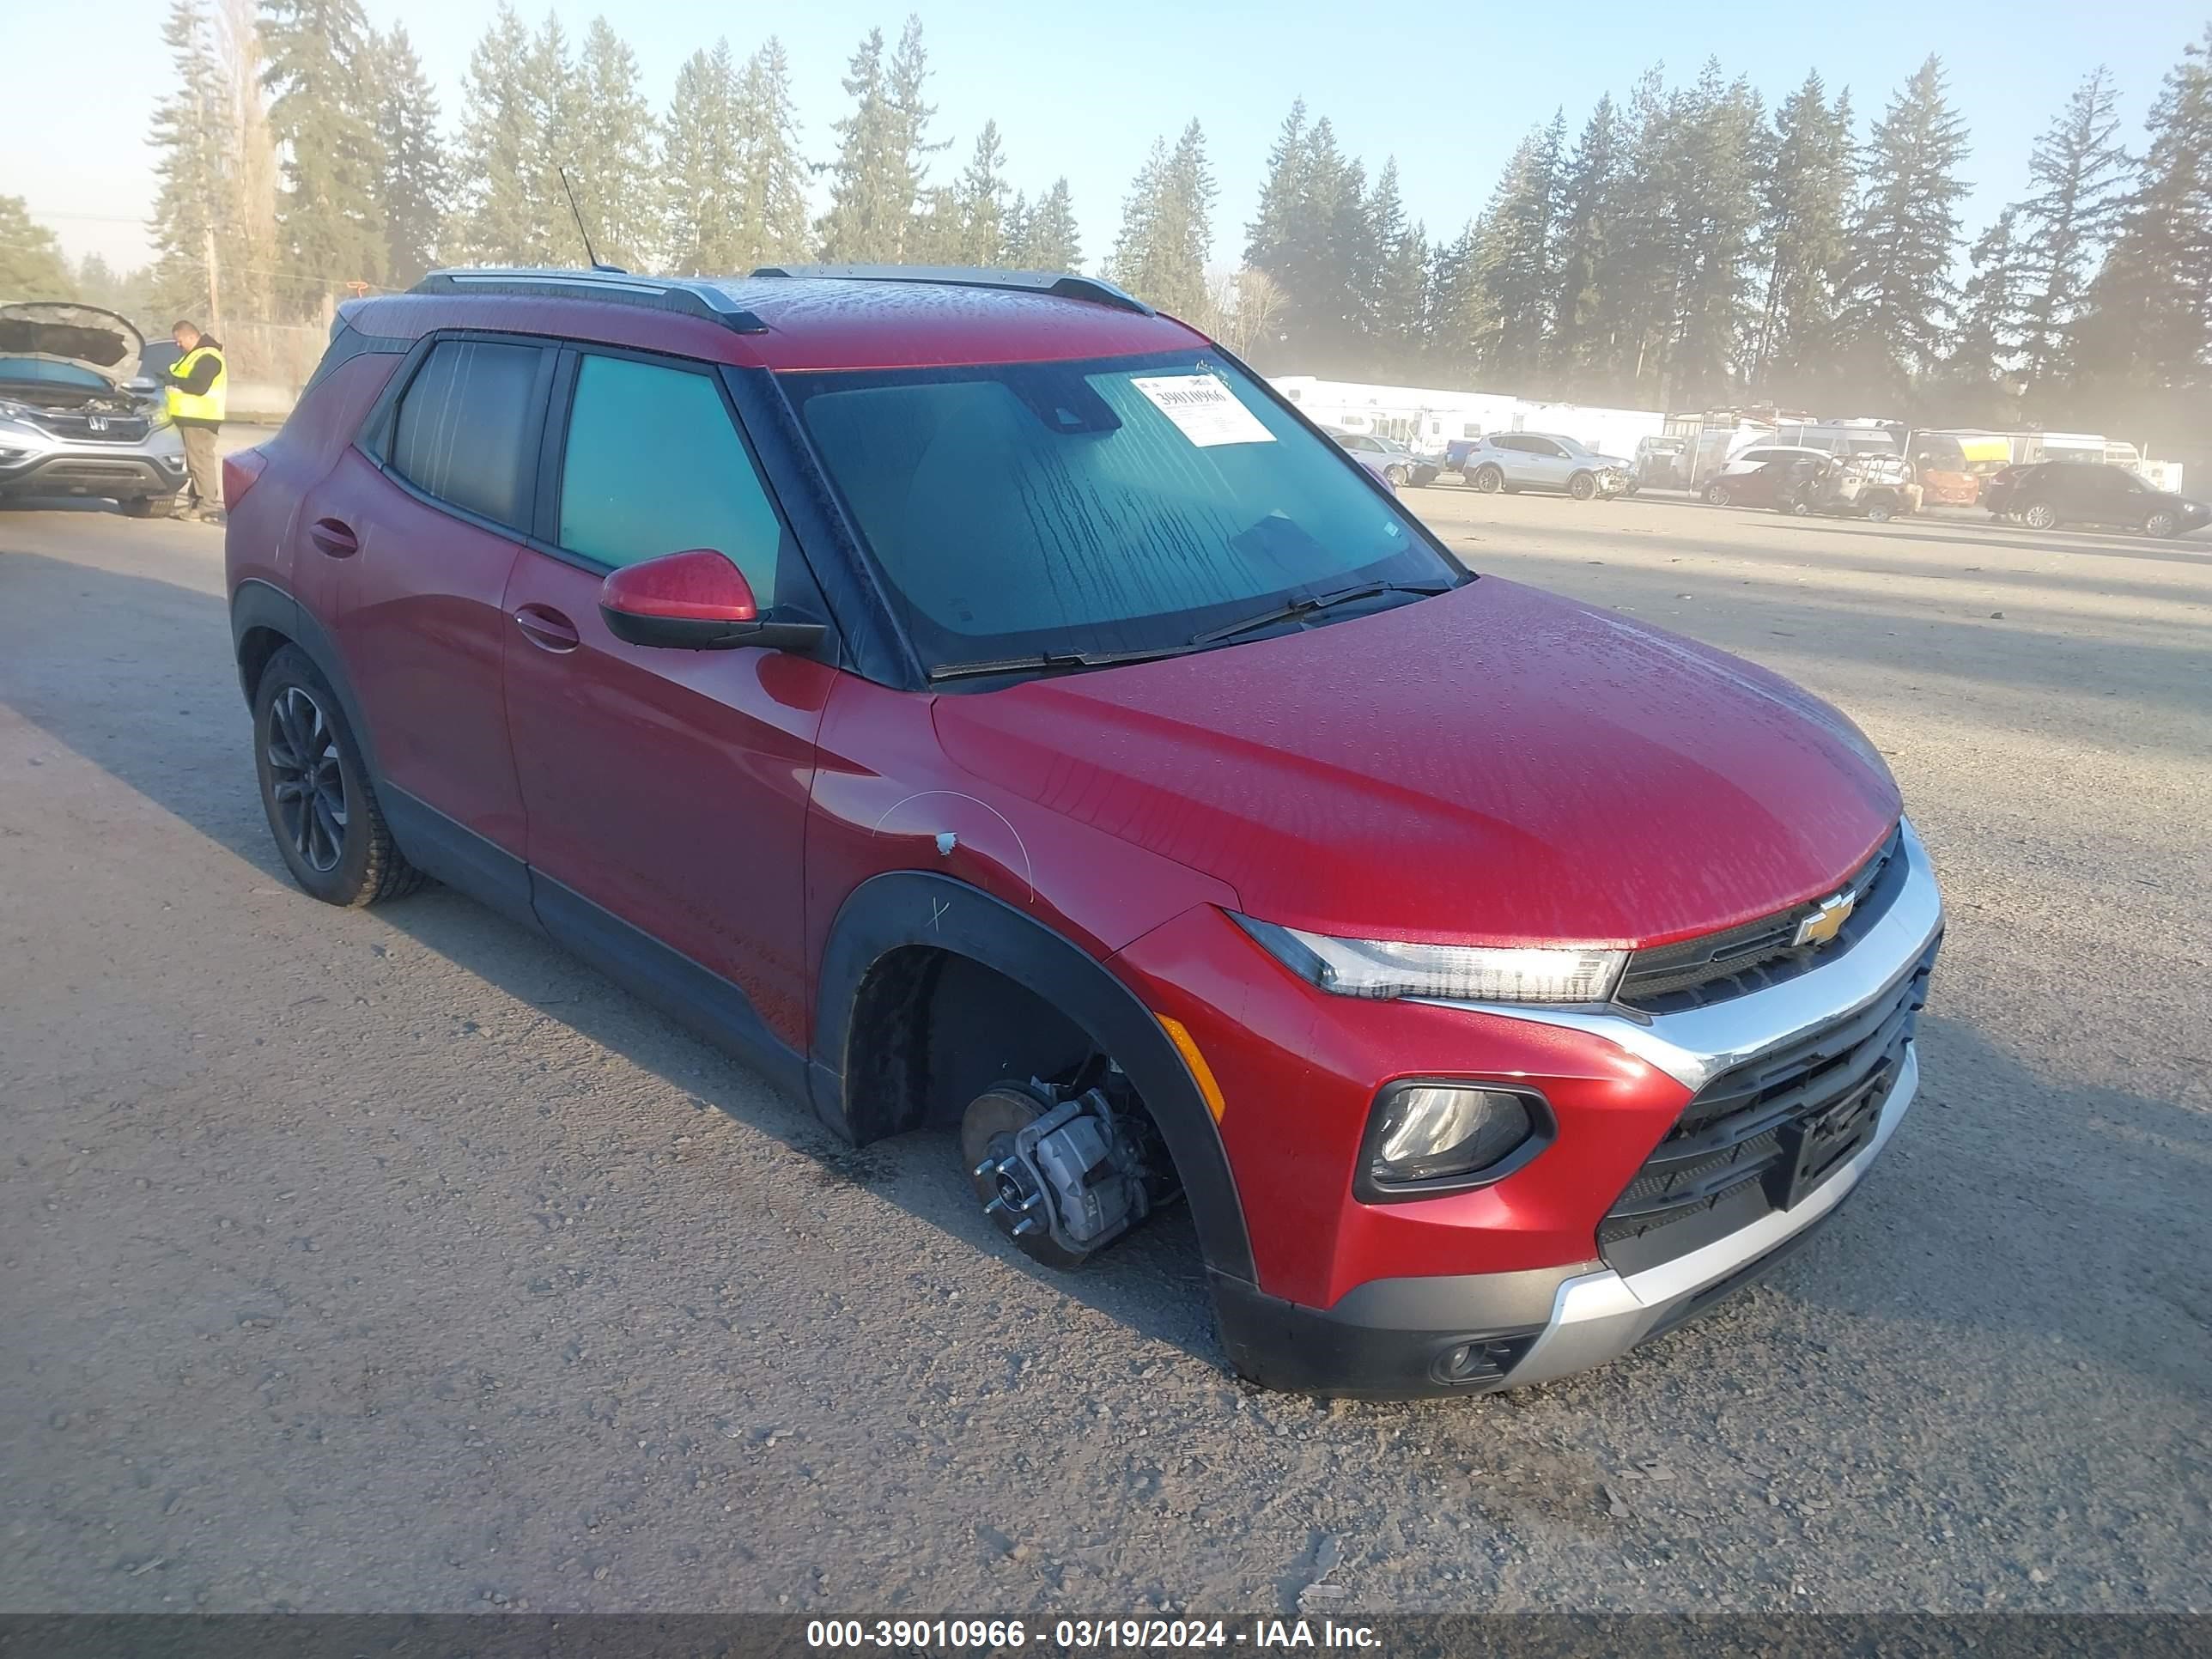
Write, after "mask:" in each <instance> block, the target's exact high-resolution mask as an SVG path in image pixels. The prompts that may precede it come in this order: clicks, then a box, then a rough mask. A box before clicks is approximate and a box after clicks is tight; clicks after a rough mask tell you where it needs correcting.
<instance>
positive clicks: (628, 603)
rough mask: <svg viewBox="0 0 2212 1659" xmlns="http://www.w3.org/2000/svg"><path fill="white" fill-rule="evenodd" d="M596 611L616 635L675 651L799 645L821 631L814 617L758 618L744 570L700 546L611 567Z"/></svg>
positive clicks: (819, 636) (811, 643)
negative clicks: (802, 620) (808, 620)
mask: <svg viewBox="0 0 2212 1659" xmlns="http://www.w3.org/2000/svg"><path fill="white" fill-rule="evenodd" d="M599 615H600V616H601V617H604V618H605V621H606V624H607V632H609V633H610V634H612V635H614V636H615V637H616V638H617V639H618V640H621V641H624V642H626V643H628V644H630V645H647V646H659V647H665V648H668V649H671V650H678V651H727V650H732V649H733V648H735V647H738V646H741V645H757V646H763V647H768V648H769V649H772V650H778V651H804V650H807V649H809V648H811V647H813V646H815V645H817V644H818V643H820V641H821V639H822V635H823V629H822V626H821V624H819V623H791V622H774V621H769V620H767V619H764V618H763V617H762V616H761V614H760V606H759V604H758V602H757V600H755V599H754V598H753V589H752V584H751V583H750V582H749V581H747V580H745V573H744V571H742V570H740V569H738V568H737V566H736V565H734V564H732V563H731V562H730V561H729V560H728V559H726V558H725V557H724V556H722V555H721V554H720V553H718V552H716V551H714V550H713V549H712V548H704V547H698V548H693V549H691V550H690V551H689V552H684V553H669V554H665V555H664V556H661V557H659V558H658V559H647V560H646V561H645V562H643V563H641V564H632V565H625V566H623V568H621V569H619V570H616V571H611V572H610V573H608V575H607V579H606V580H605V581H604V582H602V583H601V584H600V585H599Z"/></svg>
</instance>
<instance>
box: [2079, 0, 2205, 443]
mask: <svg viewBox="0 0 2212 1659" xmlns="http://www.w3.org/2000/svg"><path fill="white" fill-rule="evenodd" d="M2144 133H2145V137H2146V138H2147V139H2148V143H2147V144H2146V145H2145V147H2144V153H2143V158H2142V164H2141V167H2140V170H2139V172H2138V174H2137V183H2136V189H2135V190H2134V191H2133V192H2132V193H2131V194H2130V197H2129V198H2128V202H2127V206H2126V209H2125V210H2124V216H2123V218H2122V220H2121V224H2120V230H2119V234H2118V237H2117V238H2116V239H2115V240H2114V241H2113V243H2112V251H2111V252H2109V253H2107V254H2106V256H2105V262H2104V264H2103V267H2102V268H2101V269H2100V270H2099V272H2098V274H2097V277H2096V281H2095V282H2094V283H2093V285H2092V286H2091V289H2090V291H2089V295H2088V302H2087V307H2085V311H2084V314H2083V315H2082V317H2081V320H2080V321H2079V322H2078V323H2077V324H2076V325H2075V329H2074V337H2073V340H2072V342H2071V356H2072V357H2073V360H2074V362H2075V368H2076V369H2077V371H2078V372H2080V373H2081V374H2084V375H2085V376H2090V377H2093V378H2095V379H2097V380H2101V381H2105V382H2107V383H2110V384H2111V385H2112V386H2113V387H2114V388H2115V389H2116V390H2117V391H2120V392H2124V391H2125V389H2127V388H2129V387H2167V386H2186V385H2189V384H2191V383H2192V382H2198V381H2201V380H2203V379H2204V378H2206V376H2207V374H2208V364H2207V361H2206V353H2207V349H2208V348H2212V27H2207V29H2206V30H2205V33H2204V36H2203V40H2199V41H2196V42H2193V43H2192V44H2191V45H2190V46H2188V47H2187V48H2186V49H2185V52H2184V53H2183V56H2182V60H2181V62H2180V63H2179V64H2176V65H2175V66H2174V67H2173V68H2172V70H2170V71H2168V73H2167V75H2166V84H2165V86H2164V87H2163V88H2161V89H2160V94H2159V99H2158V101H2157V103H2156V104H2155V105H2154V106H2152V109H2151V112H2150V118H2149V120H2148V122H2147V123H2146V124H2145V129H2144ZM2198 418H2199V419H2201V412H2200V413H2199V416H2198Z"/></svg>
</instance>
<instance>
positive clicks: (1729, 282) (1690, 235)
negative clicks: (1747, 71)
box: [1659, 61, 1765, 407]
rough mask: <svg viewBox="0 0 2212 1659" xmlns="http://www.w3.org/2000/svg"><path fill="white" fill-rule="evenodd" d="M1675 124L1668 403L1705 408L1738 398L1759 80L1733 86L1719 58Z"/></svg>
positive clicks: (1761, 126)
mask: <svg viewBox="0 0 2212 1659" xmlns="http://www.w3.org/2000/svg"><path fill="white" fill-rule="evenodd" d="M1671 125H1672V127H1673V134H1674V143H1675V145H1676V146H1677V149H1678V155H1677V160H1676V164H1675V167H1674V179H1675V180H1676V183H1677V194H1676V197H1675V202H1674V231H1675V238H1676V242H1677V248H1676V254H1675V259H1674V271H1675V289H1674V316H1675V324H1674V337H1673V339H1672V341H1671V343H1670V344H1669V347H1668V354H1667V374H1666V377H1665V379H1664V380H1662V383H1661V386H1660V389H1659V392H1660V401H1661V402H1662V404H1667V405H1668V406H1669V407H1672V406H1674V405H1676V404H1688V405H1691V406H1693V407H1703V406H1707V405H1711V404H1720V403H1725V402H1728V401H1729V400H1730V397H1731V392H1732V390H1733V388H1734V386H1735V384H1736V377H1737V374H1738V371H1739V369H1740V367H1741V361H1742V349H1743V344H1744V335H1745V330H1746V323H1747V315H1746V301H1747V298H1748V290H1747V284H1746V282H1745V272H1746V270H1747V265H1748V262H1749V256H1750V251H1751V243H1752V237H1753V232H1754V229H1755V227H1756V225H1757V222H1758V216H1759V194H1758V173H1757V157H1758V155H1759V152H1760V150H1761V149H1763V147H1764V146H1763V143H1762V140H1763V137H1764V130H1765V115H1764V112H1763V111H1762V110H1761V108H1760V106H1759V98H1758V95H1757V94H1755V93H1753V91H1752V89H1751V86H1750V83H1749V82H1746V81H1743V80H1741V79H1738V80H1735V81H1733V82H1724V81H1723V79H1722V78H1721V67H1720V64H1718V63H1717V62H1712V61H1709V62H1708V63H1707V64H1705V70H1704V71H1703V72H1702V73H1701V74H1700V75H1699V77H1698V82H1697V84H1696V85H1695V86H1694V87H1692V88H1690V89H1689V90H1688V91H1687V92H1686V93H1685V94H1682V95H1681V97H1680V99H1678V100H1677V101H1676V106H1675V111H1674V119H1673V121H1672V123H1671Z"/></svg>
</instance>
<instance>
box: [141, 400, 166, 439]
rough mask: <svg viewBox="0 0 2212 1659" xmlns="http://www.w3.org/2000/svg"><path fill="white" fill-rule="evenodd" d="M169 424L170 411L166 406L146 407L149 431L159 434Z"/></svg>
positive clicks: (154, 405) (152, 405)
mask: <svg viewBox="0 0 2212 1659" xmlns="http://www.w3.org/2000/svg"><path fill="white" fill-rule="evenodd" d="M168 424H169V410H168V406H167V404H147V405H146V428H147V430H148V431H149V432H159V431H160V430H161V428H163V427H165V426H167V425H168Z"/></svg>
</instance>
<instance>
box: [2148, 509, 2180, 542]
mask: <svg viewBox="0 0 2212 1659" xmlns="http://www.w3.org/2000/svg"><path fill="white" fill-rule="evenodd" d="M2180 528H2181V520H2179V519H2178V518H2176V517H2174V515H2173V514H2172V513H2169V512H2167V511H2166V509H2165V508H2164V507H2160V509H2159V510H2158V511H2157V512H2155V513H2152V514H2151V515H2150V517H2148V519H2145V520H2143V534H2144V535H2146V536H2155V537H2157V538H2159V539H2160V541H2164V540H2165V539H2166V538H2167V537H2168V536H2171V535H2172V534H2173V532H2175V531H2177V530H2179V529H2180Z"/></svg>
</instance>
